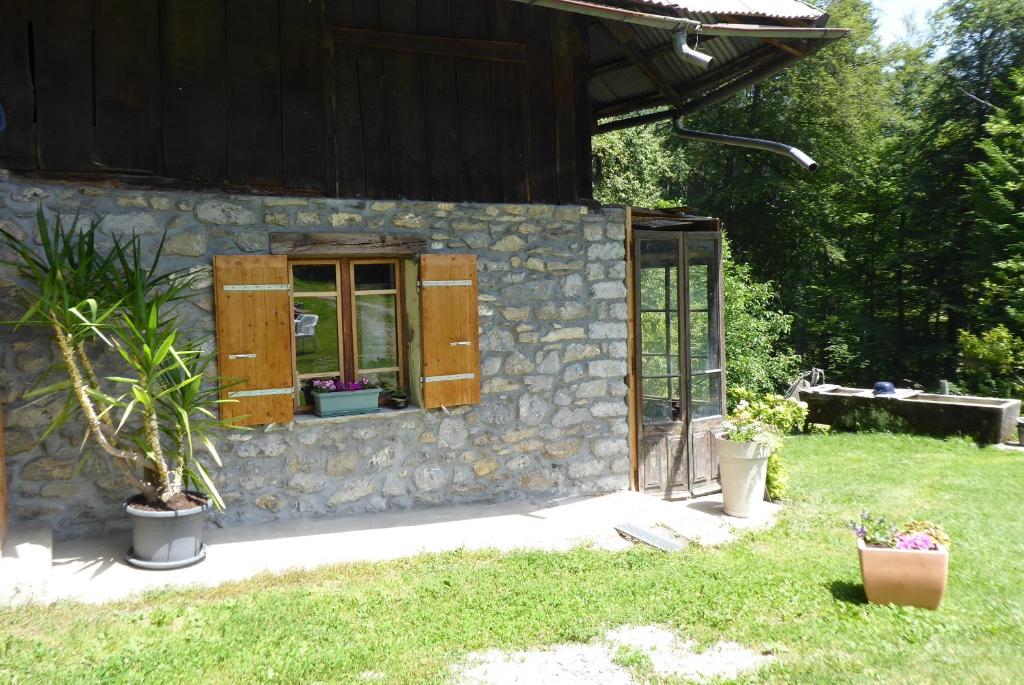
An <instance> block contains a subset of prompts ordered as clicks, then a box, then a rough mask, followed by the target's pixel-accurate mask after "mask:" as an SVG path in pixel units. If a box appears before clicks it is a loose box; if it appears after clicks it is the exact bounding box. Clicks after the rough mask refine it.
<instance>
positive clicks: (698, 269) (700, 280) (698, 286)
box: [690, 263, 708, 309]
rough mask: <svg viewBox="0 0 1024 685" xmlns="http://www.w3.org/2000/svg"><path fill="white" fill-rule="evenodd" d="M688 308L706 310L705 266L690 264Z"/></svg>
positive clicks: (706, 272)
mask: <svg viewBox="0 0 1024 685" xmlns="http://www.w3.org/2000/svg"><path fill="white" fill-rule="evenodd" d="M690 308H691V309H707V308H708V266H707V264H693V263H691V264H690Z"/></svg>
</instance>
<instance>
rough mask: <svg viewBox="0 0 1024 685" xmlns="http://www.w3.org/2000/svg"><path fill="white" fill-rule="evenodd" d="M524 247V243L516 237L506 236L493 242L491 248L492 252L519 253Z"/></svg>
mask: <svg viewBox="0 0 1024 685" xmlns="http://www.w3.org/2000/svg"><path fill="white" fill-rule="evenodd" d="M525 246H526V241H525V240H523V239H522V238H520V237H519V236H517V235H507V236H505V237H504V238H501V239H500V240H498V241H497V242H495V243H494V244H493V245H492V246H491V249H492V250H496V251H498V252H519V251H520V250H522V249H523V248H524V247H525Z"/></svg>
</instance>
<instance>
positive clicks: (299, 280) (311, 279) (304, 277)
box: [292, 264, 338, 293]
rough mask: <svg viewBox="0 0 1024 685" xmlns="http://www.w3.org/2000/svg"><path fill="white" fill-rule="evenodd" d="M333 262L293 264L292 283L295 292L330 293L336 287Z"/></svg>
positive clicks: (335, 273)
mask: <svg viewBox="0 0 1024 685" xmlns="http://www.w3.org/2000/svg"><path fill="white" fill-rule="evenodd" d="M336 277H337V272H336V270H335V268H334V265H333V264H293V265H292V285H293V288H294V290H295V292H297V293H331V292H335V291H336V290H337V289H338V284H337V280H336Z"/></svg>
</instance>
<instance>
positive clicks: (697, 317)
mask: <svg viewBox="0 0 1024 685" xmlns="http://www.w3.org/2000/svg"><path fill="white" fill-rule="evenodd" d="M709 321H710V320H709V319H708V313H707V312H690V371H691V372H693V373H700V372H702V371H711V370H712V369H716V368H718V367H717V366H712V365H711V364H712V362H715V361H717V359H718V354H717V350H712V349H711V345H712V335H711V331H710V329H709V328H708V325H709Z"/></svg>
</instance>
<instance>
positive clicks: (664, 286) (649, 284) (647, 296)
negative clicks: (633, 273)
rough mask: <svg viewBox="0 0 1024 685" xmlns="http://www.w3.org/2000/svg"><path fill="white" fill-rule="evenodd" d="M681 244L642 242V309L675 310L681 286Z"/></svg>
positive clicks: (669, 241) (673, 241)
mask: <svg viewBox="0 0 1024 685" xmlns="http://www.w3.org/2000/svg"><path fill="white" fill-rule="evenodd" d="M678 279H679V243H678V242H677V241H675V240H642V241H641V242H640V309H641V310H648V309H660V310H664V309H675V308H676V293H677V292H678V288H679V280H678Z"/></svg>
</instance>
